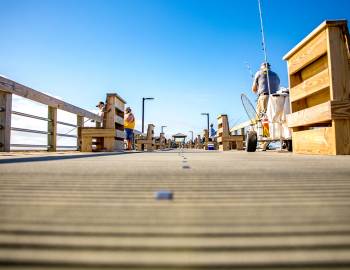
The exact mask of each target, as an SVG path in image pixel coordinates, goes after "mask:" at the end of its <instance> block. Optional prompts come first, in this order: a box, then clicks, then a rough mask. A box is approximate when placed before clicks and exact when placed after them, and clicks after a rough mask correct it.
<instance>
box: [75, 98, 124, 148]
mask: <svg viewBox="0 0 350 270" xmlns="http://www.w3.org/2000/svg"><path fill="white" fill-rule="evenodd" d="M124 106H125V101H124V100H123V99H122V98H121V97H119V96H118V95H117V94H115V93H112V94H107V98H106V108H105V112H104V115H103V127H80V128H79V129H78V139H79V146H80V150H81V151H82V152H91V151H123V150H124Z"/></svg>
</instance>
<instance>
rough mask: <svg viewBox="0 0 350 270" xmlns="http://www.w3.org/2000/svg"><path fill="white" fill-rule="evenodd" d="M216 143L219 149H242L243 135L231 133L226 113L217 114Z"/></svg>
mask: <svg viewBox="0 0 350 270" xmlns="http://www.w3.org/2000/svg"><path fill="white" fill-rule="evenodd" d="M217 135H218V136H217V143H218V144H219V150H220V151H228V150H231V149H237V150H243V141H244V135H231V134H230V128H229V123H228V117H227V115H226V114H221V115H219V116H218V132H217Z"/></svg>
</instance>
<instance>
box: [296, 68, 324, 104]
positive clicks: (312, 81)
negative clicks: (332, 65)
mask: <svg viewBox="0 0 350 270" xmlns="http://www.w3.org/2000/svg"><path fill="white" fill-rule="evenodd" d="M329 85H330V84H329V70H328V69H325V70H323V71H322V72H320V73H318V74H317V75H315V76H313V77H311V78H309V79H307V80H305V81H304V82H302V83H301V84H298V85H297V86H295V87H293V88H291V89H290V101H291V102H294V101H296V100H300V99H303V98H305V97H307V96H310V95H312V94H315V93H317V92H319V91H321V90H324V89H326V88H327V87H329Z"/></svg>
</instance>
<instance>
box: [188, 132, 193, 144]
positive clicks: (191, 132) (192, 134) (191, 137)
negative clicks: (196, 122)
mask: <svg viewBox="0 0 350 270" xmlns="http://www.w3.org/2000/svg"><path fill="white" fill-rule="evenodd" d="M188 132H191V135H192V136H191V138H192V142H193V131H192V130H190V131H188Z"/></svg>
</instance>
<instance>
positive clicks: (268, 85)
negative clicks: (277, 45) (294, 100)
mask: <svg viewBox="0 0 350 270" xmlns="http://www.w3.org/2000/svg"><path fill="white" fill-rule="evenodd" d="M258 6H259V16H260V31H261V38H262V49H263V51H264V59H265V65H266V74H267V87H268V89H269V95H271V89H270V78H269V66H268V61H267V50H266V42H265V31H264V22H263V14H262V8H261V0H258Z"/></svg>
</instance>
